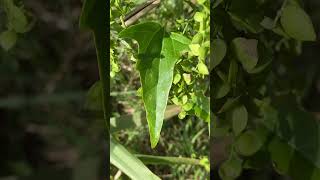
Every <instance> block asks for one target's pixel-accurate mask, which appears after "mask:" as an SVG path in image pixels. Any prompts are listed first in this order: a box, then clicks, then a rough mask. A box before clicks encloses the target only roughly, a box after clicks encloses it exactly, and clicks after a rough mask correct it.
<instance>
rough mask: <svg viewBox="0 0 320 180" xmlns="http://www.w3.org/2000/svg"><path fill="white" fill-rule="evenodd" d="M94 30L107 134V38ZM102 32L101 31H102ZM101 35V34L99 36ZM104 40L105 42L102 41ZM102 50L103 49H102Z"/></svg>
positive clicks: (108, 87)
mask: <svg viewBox="0 0 320 180" xmlns="http://www.w3.org/2000/svg"><path fill="white" fill-rule="evenodd" d="M93 32H94V42H95V44H96V47H97V48H96V53H97V61H98V69H99V77H100V81H101V83H102V90H103V91H102V104H103V117H104V120H105V122H106V126H107V134H108V135H109V127H110V125H109V124H110V122H109V116H108V110H107V109H108V107H109V103H108V102H109V101H108V99H109V93H108V92H109V89H110V84H109V78H108V72H107V70H108V69H109V68H108V63H107V54H108V53H106V52H105V50H106V49H107V39H105V38H99V35H98V34H101V32H96V31H93ZM102 34H103V32H102ZM100 37H103V36H100ZM104 41H105V42H104ZM103 50H104V51H103Z"/></svg>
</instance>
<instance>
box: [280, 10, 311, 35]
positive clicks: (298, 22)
mask: <svg viewBox="0 0 320 180" xmlns="http://www.w3.org/2000/svg"><path fill="white" fill-rule="evenodd" d="M281 25H282V26H283V28H284V30H285V31H286V33H287V34H288V35H289V36H290V37H292V38H294V39H297V40H301V41H315V40H316V33H315V31H314V28H313V25H312V22H311V19H310V17H309V16H308V15H307V13H305V11H304V10H303V9H301V8H300V7H299V6H295V5H288V6H286V7H285V8H284V10H283V12H282V16H281Z"/></svg>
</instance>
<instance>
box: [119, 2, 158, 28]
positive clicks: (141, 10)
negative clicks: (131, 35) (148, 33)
mask: <svg viewBox="0 0 320 180" xmlns="http://www.w3.org/2000/svg"><path fill="white" fill-rule="evenodd" d="M160 2H161V0H150V1H147V2H146V3H144V4H142V5H140V6H138V7H137V8H135V9H134V10H133V11H131V12H130V13H128V14H127V15H126V16H125V18H124V25H125V26H130V25H132V24H133V23H135V22H136V21H137V20H139V19H140V18H141V17H142V16H144V15H146V14H147V13H148V12H149V11H151V10H152V9H153V8H155V7H157V6H158V5H159V4H160Z"/></svg>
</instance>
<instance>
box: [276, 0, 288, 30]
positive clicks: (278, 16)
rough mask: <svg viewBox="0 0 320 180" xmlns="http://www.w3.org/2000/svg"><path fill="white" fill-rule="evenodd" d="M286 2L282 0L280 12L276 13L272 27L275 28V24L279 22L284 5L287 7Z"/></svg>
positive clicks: (286, 0)
mask: <svg viewBox="0 0 320 180" xmlns="http://www.w3.org/2000/svg"><path fill="white" fill-rule="evenodd" d="M287 2H288V0H284V1H283V3H282V6H281V8H280V10H279V11H278V12H277V16H276V18H275V19H274V21H273V27H276V25H277V23H278V21H279V18H280V16H281V14H282V11H283V9H284V8H285V7H286V5H287Z"/></svg>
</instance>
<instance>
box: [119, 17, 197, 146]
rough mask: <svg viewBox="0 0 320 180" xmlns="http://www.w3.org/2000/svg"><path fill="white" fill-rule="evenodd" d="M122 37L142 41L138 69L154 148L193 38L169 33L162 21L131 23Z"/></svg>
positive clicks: (121, 33)
mask: <svg viewBox="0 0 320 180" xmlns="http://www.w3.org/2000/svg"><path fill="white" fill-rule="evenodd" d="M119 36H120V37H122V38H131V39H135V40H136V41H137V42H138V44H139V53H138V54H139V55H138V58H139V60H138V63H137V69H138V71H139V72H140V80H141V84H142V98H143V101H144V105H145V109H146V112H147V120H148V124H149V132H150V141H151V147H152V148H154V147H155V146H156V145H157V143H158V141H159V138H160V132H161V127H162V124H163V119H164V112H165V109H166V106H167V101H168V95H169V91H170V88H171V84H172V81H173V70H174V66H175V64H176V62H177V60H178V59H179V57H180V55H181V52H182V51H184V50H188V48H189V44H190V42H191V41H190V40H189V39H187V38H186V37H184V36H182V35H179V34H175V33H173V34H171V35H169V34H167V33H166V32H165V30H164V28H163V27H162V26H161V25H160V24H158V23H154V22H145V23H140V24H137V25H134V26H130V27H129V28H127V29H125V30H123V31H122V32H120V34H119Z"/></svg>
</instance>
